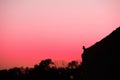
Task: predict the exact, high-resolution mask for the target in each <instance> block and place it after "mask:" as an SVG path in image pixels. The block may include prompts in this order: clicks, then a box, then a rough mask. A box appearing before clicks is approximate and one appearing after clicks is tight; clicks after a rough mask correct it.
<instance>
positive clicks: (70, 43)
mask: <svg viewBox="0 0 120 80" xmlns="http://www.w3.org/2000/svg"><path fill="white" fill-rule="evenodd" d="M119 14H120V0H0V69H6V68H11V67H20V66H28V67H31V66H33V65H35V64H37V63H39V62H40V60H42V59H46V58H51V59H52V60H64V61H71V60H81V57H80V55H81V53H82V46H83V45H84V46H86V47H89V46H91V45H93V44H94V43H95V42H97V41H100V40H101V39H102V38H104V37H105V36H106V35H108V34H109V33H111V32H112V31H113V30H114V29H116V28H117V27H118V26H120V15H119Z"/></svg>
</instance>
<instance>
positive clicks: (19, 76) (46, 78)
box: [0, 59, 80, 80]
mask: <svg viewBox="0 0 120 80" xmlns="http://www.w3.org/2000/svg"><path fill="white" fill-rule="evenodd" d="M79 74H80V64H78V62H77V61H71V62H69V64H68V66H67V67H59V68H57V67H56V66H55V65H54V62H53V61H52V60H51V59H45V60H42V61H41V62H40V63H39V64H36V65H35V66H34V68H28V67H27V68H17V67H15V68H12V69H9V70H0V80H80V75H79Z"/></svg>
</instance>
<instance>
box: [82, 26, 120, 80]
mask: <svg viewBox="0 0 120 80" xmlns="http://www.w3.org/2000/svg"><path fill="white" fill-rule="evenodd" d="M82 61H83V62H82V67H83V70H82V72H83V73H82V75H83V77H82V78H83V79H82V80H115V78H118V79H120V78H119V76H118V75H119V74H118V69H119V68H120V67H119V65H120V27H118V28H117V29H116V30H114V31H113V32H112V33H110V34H109V35H108V36H106V37H105V38H103V39H102V40H100V41H99V42H97V43H95V44H94V45H92V46H91V47H89V48H87V49H86V50H85V51H84V52H83V54H82ZM118 79H117V80H118Z"/></svg>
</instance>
